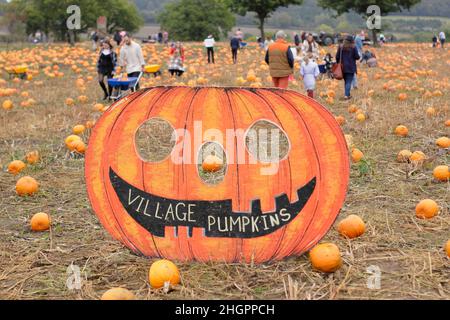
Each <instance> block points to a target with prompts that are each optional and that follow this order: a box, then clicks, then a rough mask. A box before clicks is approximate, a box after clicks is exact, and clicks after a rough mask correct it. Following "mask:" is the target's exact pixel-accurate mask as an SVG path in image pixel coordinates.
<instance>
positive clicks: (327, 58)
mask: <svg viewBox="0 0 450 320" xmlns="http://www.w3.org/2000/svg"><path fill="white" fill-rule="evenodd" d="M323 60H324V61H325V73H326V74H327V76H328V78H329V79H332V78H333V73H332V71H331V69H332V68H333V64H334V62H333V56H332V55H331V53H327V54H326V55H325V58H324V59H323Z"/></svg>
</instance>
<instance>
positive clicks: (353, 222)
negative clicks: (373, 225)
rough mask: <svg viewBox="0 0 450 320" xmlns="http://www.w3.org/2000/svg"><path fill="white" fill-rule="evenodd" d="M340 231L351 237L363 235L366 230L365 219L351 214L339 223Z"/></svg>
mask: <svg viewBox="0 0 450 320" xmlns="http://www.w3.org/2000/svg"><path fill="white" fill-rule="evenodd" d="M338 231H339V233H340V234H341V235H342V236H344V237H346V238H349V239H353V238H356V237H359V236H361V235H362V234H363V233H364V232H365V231H366V225H365V224H364V221H363V220H362V219H361V218H360V217H358V216H357V215H354V214H351V215H349V216H348V217H347V218H345V219H344V220H342V221H341V222H339V224H338Z"/></svg>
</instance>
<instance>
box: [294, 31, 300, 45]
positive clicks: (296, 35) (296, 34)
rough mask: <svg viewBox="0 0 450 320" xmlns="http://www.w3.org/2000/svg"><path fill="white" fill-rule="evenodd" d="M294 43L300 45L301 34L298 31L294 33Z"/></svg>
mask: <svg viewBox="0 0 450 320" xmlns="http://www.w3.org/2000/svg"><path fill="white" fill-rule="evenodd" d="M294 43H295V46H296V47H299V46H300V36H299V35H298V33H297V32H296V33H295V34H294Z"/></svg>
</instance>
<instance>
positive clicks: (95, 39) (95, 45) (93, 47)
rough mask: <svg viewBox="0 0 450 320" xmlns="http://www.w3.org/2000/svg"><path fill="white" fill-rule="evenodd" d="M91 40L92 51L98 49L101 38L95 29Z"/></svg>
mask: <svg viewBox="0 0 450 320" xmlns="http://www.w3.org/2000/svg"><path fill="white" fill-rule="evenodd" d="M91 40H92V51H95V50H97V42H98V40H99V38H98V32H97V30H93V31H92V32H91Z"/></svg>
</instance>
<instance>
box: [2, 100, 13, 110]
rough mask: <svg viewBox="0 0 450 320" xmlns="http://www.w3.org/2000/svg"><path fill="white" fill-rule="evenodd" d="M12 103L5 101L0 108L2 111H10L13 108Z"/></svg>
mask: <svg viewBox="0 0 450 320" xmlns="http://www.w3.org/2000/svg"><path fill="white" fill-rule="evenodd" d="M13 106H14V105H13V102H12V101H11V100H5V101H3V103H2V107H3V109H5V110H11V109H12V108H13Z"/></svg>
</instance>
